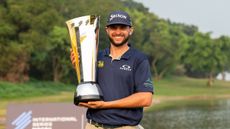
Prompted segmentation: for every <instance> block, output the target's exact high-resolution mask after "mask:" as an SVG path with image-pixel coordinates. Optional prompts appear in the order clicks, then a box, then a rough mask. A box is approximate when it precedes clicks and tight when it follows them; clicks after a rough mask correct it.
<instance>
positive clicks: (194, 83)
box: [155, 77, 230, 96]
mask: <svg viewBox="0 0 230 129" xmlns="http://www.w3.org/2000/svg"><path fill="white" fill-rule="evenodd" d="M206 83H207V79H194V78H188V77H171V78H167V79H164V80H161V81H159V82H155V95H160V96H197V95H198V96H204V95H229V94H230V82H225V81H219V80H215V82H214V84H213V85H212V86H211V87H208V86H207V85H206Z"/></svg>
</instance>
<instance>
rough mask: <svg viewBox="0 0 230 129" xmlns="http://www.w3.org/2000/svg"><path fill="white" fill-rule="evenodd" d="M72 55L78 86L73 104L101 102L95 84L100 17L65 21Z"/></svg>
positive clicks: (100, 94) (90, 16) (100, 96)
mask: <svg viewBox="0 0 230 129" xmlns="http://www.w3.org/2000/svg"><path fill="white" fill-rule="evenodd" d="M66 24H67V27H68V31H69V35H70V40H71V47H72V50H73V53H74V55H75V60H76V62H75V70H76V74H77V81H78V85H77V88H76V91H75V94H74V104H75V105H78V104H79V102H88V101H97V100H101V99H102V97H103V95H102V92H101V90H100V88H99V85H98V84H97V83H96V66H97V51H98V44H99V41H98V39H99V25H100V17H99V16H96V15H87V16H82V17H77V18H74V19H71V20H68V21H66Z"/></svg>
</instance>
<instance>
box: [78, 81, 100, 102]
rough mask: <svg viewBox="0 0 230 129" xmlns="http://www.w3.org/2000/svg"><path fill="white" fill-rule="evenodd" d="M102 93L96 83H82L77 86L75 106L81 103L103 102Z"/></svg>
mask: <svg viewBox="0 0 230 129" xmlns="http://www.w3.org/2000/svg"><path fill="white" fill-rule="evenodd" d="M102 98H103V95H102V92H101V90H100V88H99V86H98V84H96V83H91V82H89V83H81V84H79V85H78V86H77V89H76V92H75V93H74V104H75V105H78V104H79V102H88V101H99V100H102Z"/></svg>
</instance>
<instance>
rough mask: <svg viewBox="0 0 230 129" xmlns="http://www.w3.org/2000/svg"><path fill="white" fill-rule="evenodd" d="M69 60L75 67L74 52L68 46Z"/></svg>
mask: <svg viewBox="0 0 230 129" xmlns="http://www.w3.org/2000/svg"><path fill="white" fill-rule="evenodd" d="M70 60H71V63H72V65H73V67H74V68H75V63H76V59H75V55H74V52H73V50H72V49H71V48H70Z"/></svg>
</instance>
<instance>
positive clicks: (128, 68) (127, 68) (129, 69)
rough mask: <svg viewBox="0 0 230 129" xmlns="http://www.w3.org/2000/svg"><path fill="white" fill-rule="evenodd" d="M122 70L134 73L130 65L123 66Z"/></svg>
mask: <svg viewBox="0 0 230 129" xmlns="http://www.w3.org/2000/svg"><path fill="white" fill-rule="evenodd" d="M120 69H121V70H125V71H132V69H131V67H130V66H129V65H122V66H121V67H120Z"/></svg>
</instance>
